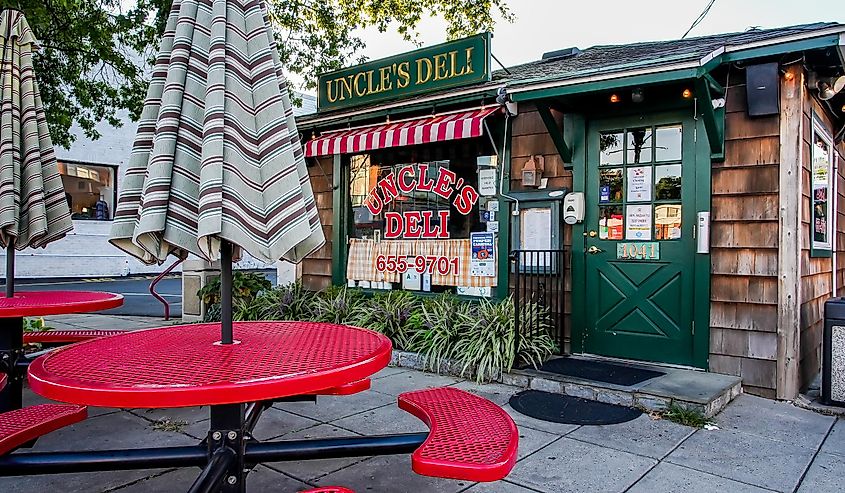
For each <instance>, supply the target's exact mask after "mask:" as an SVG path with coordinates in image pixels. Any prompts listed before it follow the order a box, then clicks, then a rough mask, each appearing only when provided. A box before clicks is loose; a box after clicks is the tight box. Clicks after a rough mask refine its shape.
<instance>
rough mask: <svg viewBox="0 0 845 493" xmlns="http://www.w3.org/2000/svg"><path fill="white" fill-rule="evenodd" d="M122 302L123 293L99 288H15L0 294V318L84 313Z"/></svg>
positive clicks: (105, 308)
mask: <svg viewBox="0 0 845 493" xmlns="http://www.w3.org/2000/svg"><path fill="white" fill-rule="evenodd" d="M122 304H123V295H122V294H115V293H103V292H99V291H18V292H16V293H15V296H14V297H12V298H6V297H5V296H3V295H2V294H0V318H13V317H34V316H44V315H59V314H64V313H88V312H96V311H99V310H107V309H109V308H115V307H118V306H120V305H122Z"/></svg>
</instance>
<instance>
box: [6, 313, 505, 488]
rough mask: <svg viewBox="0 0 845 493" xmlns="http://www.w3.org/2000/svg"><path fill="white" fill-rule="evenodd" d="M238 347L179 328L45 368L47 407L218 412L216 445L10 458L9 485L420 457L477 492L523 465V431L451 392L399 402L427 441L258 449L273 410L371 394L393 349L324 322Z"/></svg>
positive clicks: (239, 480) (245, 336) (211, 436)
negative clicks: (79, 475)
mask: <svg viewBox="0 0 845 493" xmlns="http://www.w3.org/2000/svg"><path fill="white" fill-rule="evenodd" d="M233 336H234V343H233V344H230V345H225V344H220V342H219V341H220V324H216V323H214V324H196V325H178V326H170V327H162V328H155V329H145V330H138V331H134V332H127V333H125V334H120V335H114V336H108V337H103V338H99V339H93V340H90V341H87V342H81V343H77V344H74V345H72V346H66V347H64V348H60V349H57V350H55V351H53V352H51V353H49V354H46V355H43V356H41V357H39V358H38V359H36V360H35V361H34V362H33V363H32V364H31V365H30V367H29V383H30V386H31V387H32V389H33V390H34V391H35V392H37V393H39V394H41V395H42V396H44V397H47V398H50V399H54V400H58V401H62V402H67V403H72V404H78V405H95V406H107V407H132V408H170V407H184V406H210V410H211V420H210V427H209V432H208V436H207V439H206V441H205V442H204V443H201V444H199V445H197V446H189V447H165V448H152V449H130V450H109V451H99V452H76V451H69V452H50V453H26V454H10V455H6V456H3V457H0V475H29V474H46V473H59V472H69V471H94V470H98V471H99V470H117V469H148V468H161V467H186V466H197V467H201V468H203V467H204V470H203V472H202V474H201V475H200V477H199V478H198V479H197V481H196V482H195V483H194V485H193V486H192V487H191V489H190V490H189V491H191V492H194V491H245V489H244V488H245V487H244V482H245V475H244V474H243V471H244V470H245V469H246V470H249V469H251V468H252V467H254V466H255V465H256V464H258V463H261V462H275V461H291V460H308V459H322V458H337V457H360V456H370V455H384V454H400V453H413V455H412V466H413V469H414V471H416V472H418V473H420V474H427V475H433V476H439V477H450V478H455V479H464V480H471V481H493V480H497V479H500V478H502V477H504V476H505V475H506V474H507V473H508V472H509V471H510V470H511V468H512V467H513V465H514V463H515V460H516V446H517V431H516V426H515V425H514V423H513V421H512V420H511V419H510V417H509V416H508V415H507V413H505V411H503V410H502V409H501V408H500V407H498V406H496V405H495V404H493V403H491V402H489V401H487V400H485V399H482V398H480V397H478V396H475V395H473V394H470V393H467V392H464V391H461V390H458V389H451V388H443V389H425V390H420V391H415V392H409V393H406V394H402V395H401V396H400V397H399V406H400V407H401V408H402V409H404V410H406V411H408V412H411V413H412V414H414V415H415V416H417V417H419V418H420V419H422V420H423V421H424V422H425V423H426V424H427V425H428V426H429V428H430V432H428V433H409V434H400V435H379V436H369V437H351V438H350V437H342V438H328V439H317V440H287V441H275V442H258V441H256V440H254V439H253V438H252V437H251V436H250V434H251V431H252V429H253V428H254V426H255V424H256V423H257V422H258V419H259V417H260V415H261V412H262V411H263V410H265V409H266V408H268V407H269V406H270V405H271V404H272V403H273V402H278V401H280V400H305V399H308V400H310V399H311V398H312V397H313V396H316V395H321V394H345V393H350V392H352V391H355V390H362V389H365V388H367V387H368V386H369V385H366V386H361V385H360V382H362V381H367V382H368V377H369V376H371V375H372V374H374V373H376V372H377V371H379V370H380V369H382V368H384V367H386V366H387V364H388V363H389V361H390V357H391V352H392V345H391V343H390V340H389V339H387V338H386V337H385V336H384V335H382V334H379V333H377V332H374V331H371V330H367V329H363V328H358V327H350V326H345V325H336V324H329V323H314V322H235V323H234V326H233ZM339 389H340V390H339ZM344 389H347V390H348V389H352V390H351V391H344ZM233 464H235V466H234V467H233ZM224 479H225V480H224ZM219 484H223V485H224V486H223V489H222V490H220V489H217V487H215V486H214V485H219Z"/></svg>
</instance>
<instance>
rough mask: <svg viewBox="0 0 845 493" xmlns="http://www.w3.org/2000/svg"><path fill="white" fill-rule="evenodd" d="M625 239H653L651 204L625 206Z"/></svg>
mask: <svg viewBox="0 0 845 493" xmlns="http://www.w3.org/2000/svg"><path fill="white" fill-rule="evenodd" d="M625 239H626V240H646V241H647V240H651V204H648V205H628V206H625Z"/></svg>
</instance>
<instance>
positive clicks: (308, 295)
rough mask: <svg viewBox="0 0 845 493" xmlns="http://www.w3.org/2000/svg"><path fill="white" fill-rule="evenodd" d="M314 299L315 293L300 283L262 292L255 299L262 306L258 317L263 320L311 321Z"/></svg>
mask: <svg viewBox="0 0 845 493" xmlns="http://www.w3.org/2000/svg"><path fill="white" fill-rule="evenodd" d="M314 297H315V296H314V293H312V292H310V291H308V290H307V289H305V288H304V287H303V286H302V283H301V282H299V281H296V282H294V283H291V284H287V285H285V286H278V287H276V288H274V289H271V290H268V291H262V292H261V293H260V294H259V295H258V296H256V298H255V300H256V303H258V304H259V305H260V313H259V314H258V317H259V318H260V319H261V320H310V317H311V304H312V303H313V301H314Z"/></svg>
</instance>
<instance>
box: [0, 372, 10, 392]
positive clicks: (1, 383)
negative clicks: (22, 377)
mask: <svg viewBox="0 0 845 493" xmlns="http://www.w3.org/2000/svg"><path fill="white" fill-rule="evenodd" d="M7 378H8V377H7V376H6V374H5V373H0V390H3V389H5V388H6V379H7Z"/></svg>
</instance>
